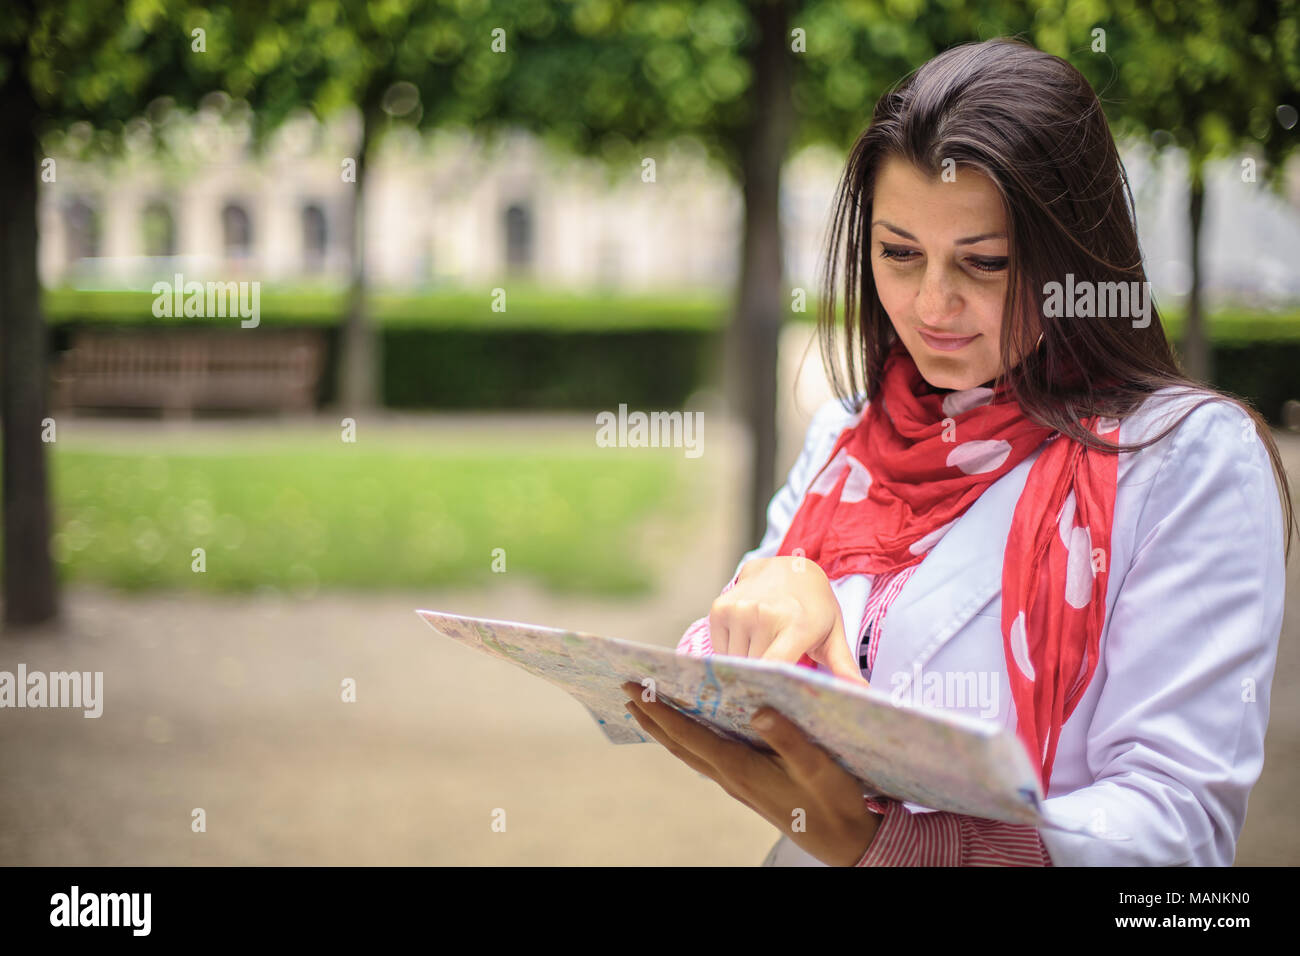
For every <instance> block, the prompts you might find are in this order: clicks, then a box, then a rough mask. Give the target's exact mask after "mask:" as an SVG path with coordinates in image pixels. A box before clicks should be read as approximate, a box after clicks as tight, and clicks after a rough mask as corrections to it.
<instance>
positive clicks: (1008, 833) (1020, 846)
mask: <svg viewBox="0 0 1300 956" xmlns="http://www.w3.org/2000/svg"><path fill="white" fill-rule="evenodd" d="M918 567H920V565H919V564H914V565H912V566H910V567H907V568H904V569H902V570H901V571H897V572H895V573H894V574H891V575H888V576H886V577H881V578H878V579H877V580H876V581H874V582H873V583H872V587H871V594H870V596H869V597H868V598H867V604H866V608H865V609H864V610H863V614H862V624H861V626H860V627H859V628H858V636H857V640H856V641H855V642H854V647H855V650H854V656H855V657H856V658H857V660H858V665H859V666H860V667H861V668H862V673H863V675H864V676H865V677H867V679H868V680H870V674H871V670H872V668H873V666H874V665H875V662H876V652H877V650H878V649H879V647H880V641H881V639H882V637H883V633H882V631H883V628H882V626H881V623H882V621H883V620H884V617H885V613H886V612H887V611H888V610H889V605H890V604H891V603H892V602H893V600H894V598H896V597H897V596H898V594H899V592H900V591H901V590H902V589H903V585H905V584H906V583H907V580H908V578H910V577H911V576H912V574H913V572H915V571H916V569H917V568H918ZM739 577H740V572H739V571H737V572H736V576H735V577H733V578H732V579H731V581H730V582H729V583H728V584H727V586H726V587H724V588H723V589H722V593H723V594H726V593H727V592H728V591H730V590H731V589H732V588H733V587H735V586H736V581H737V579H738V578H739ZM677 653H679V654H689V655H690V656H692V657H706V656H708V655H710V654H712V653H713V644H712V642H711V641H710V639H709V618H708V616H707V615H706V616H704V617H702V618H700V619H699V620H697V621H695V622H694V623H692V624H691V626H690V627H688V628H687V629H686V632H685V633H684V634H683V635H682V637H681V640H680V641H678V643H677ZM864 799H865V800H866V805H867V809H868V810H870V811H871V812H872V813H876V814H879V815H880V816H881V821H880V826H879V827H878V828H877V829H876V835H875V837H873V838H872V841H871V845H870V846H869V847H867V851H866V853H864V854H863V855H862V858H861V859H860V860H859V861H858V862H857V864H856V865H857V866H1051V865H1052V858H1051V856H1050V855H1049V854H1048V852H1047V847H1046V846H1045V845H1044V843H1043V840H1042V837H1040V836H1039V835H1038V830H1037V828H1035V827H1033V826H1031V825H1029V824H1025V823H1004V822H1002V821H1001V820H988V819H985V818H983V817H972V816H967V815H966V814H960V813H949V812H947V811H932V812H929V813H913V812H911V811H910V810H908V809H907V808H906V807H904V806H903V804H902V802H901V801H898V800H894V799H892V798H888V797H879V798H876V797H866V798H864Z"/></svg>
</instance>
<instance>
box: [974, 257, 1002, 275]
mask: <svg viewBox="0 0 1300 956" xmlns="http://www.w3.org/2000/svg"><path fill="white" fill-rule="evenodd" d="M966 261H967V262H969V263H970V264H971V265H973V266H974V267H975V268H976V269H978V270H979V271H980V272H1001V271H1002V270H1003V269H1005V268H1006V267H1007V257H1006V256H991V257H988V258H984V257H981V256H971V257H970V258H969V259H968V260H966Z"/></svg>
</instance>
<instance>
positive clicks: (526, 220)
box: [505, 203, 533, 271]
mask: <svg viewBox="0 0 1300 956" xmlns="http://www.w3.org/2000/svg"><path fill="white" fill-rule="evenodd" d="M505 218H506V224H505V225H506V268H507V269H508V270H510V271H517V270H524V269H528V268H530V267H531V266H532V264H533V216H532V213H531V212H530V211H529V209H528V206H526V205H525V204H523V203H514V204H513V205H511V206H510V207H509V208H508V209H506V216H505Z"/></svg>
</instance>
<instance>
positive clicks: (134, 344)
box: [53, 329, 325, 414]
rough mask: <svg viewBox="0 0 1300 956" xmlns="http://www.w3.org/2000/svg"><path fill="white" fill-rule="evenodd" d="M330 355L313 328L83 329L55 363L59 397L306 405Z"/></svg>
mask: <svg viewBox="0 0 1300 956" xmlns="http://www.w3.org/2000/svg"><path fill="white" fill-rule="evenodd" d="M324 359H325V342H324V337H323V335H322V333H321V332H319V331H318V330H314V329H292V330H283V331H278V330H277V331H270V330H267V331H263V330H257V331H253V330H244V329H166V330H163V329H159V330H156V331H155V330H152V329H151V330H136V329H132V330H122V329H116V330H101V329H94V330H91V329H84V330H78V331H77V332H76V333H74V335H73V341H72V347H71V348H70V349H68V351H66V352H64V353H63V354H62V355H61V356H60V358H59V360H58V361H57V362H56V363H55V365H54V370H53V385H54V404H55V407H56V408H61V409H71V408H158V409H162V410H163V412H164V413H165V414H174V413H181V414H190V413H192V412H193V411H194V410H195V409H226V410H236V409H239V410H252V409H260V410H275V411H302V412H305V411H311V410H312V409H313V408H314V407H315V404H316V387H317V383H318V382H319V380H320V376H321V371H322V369H323V367H324Z"/></svg>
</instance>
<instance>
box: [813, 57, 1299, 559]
mask: <svg viewBox="0 0 1300 956" xmlns="http://www.w3.org/2000/svg"><path fill="white" fill-rule="evenodd" d="M890 157H899V158H901V159H905V160H907V161H909V162H911V163H912V164H913V165H914V166H915V167H917V169H919V170H922V171H924V172H927V173H929V174H931V175H934V176H938V175H939V174H940V172H941V170H942V169H943V168H944V164H945V160H948V161H951V162H949V163H948V168H949V169H952V168H954V166H953V164H955V166H956V167H966V168H970V169H975V170H978V171H979V172H982V173H983V174H985V175H986V176H988V177H989V179H991V180H992V181H993V183H994V185H995V186H996V188H997V189H998V191H999V192H1000V193H1001V196H1002V202H1003V206H1004V208H1005V210H1006V218H1007V240H1008V251H1009V260H1010V261H1009V273H1010V278H1009V281H1008V283H1007V286H1008V288H1007V299H1006V303H1005V305H1004V308H1003V316H1004V317H1007V319H1008V320H1006V321H1003V323H1002V333H1001V341H1000V348H1001V354H1002V367H1003V369H1004V371H1003V373H1002V374H1001V375H1000V376H999V378H998V380H997V381H999V382H1002V381H1005V382H1006V383H1007V384H1008V385H1009V388H1010V392H1011V395H1012V396H1013V397H1014V398H1015V399H1016V400H1017V401H1018V402H1019V404H1020V407H1021V408H1022V409H1023V410H1024V412H1025V414H1026V415H1027V416H1028V417H1030V418H1031V419H1033V420H1034V421H1036V422H1038V423H1040V424H1042V425H1045V426H1047V427H1049V428H1052V429H1055V430H1056V431H1059V432H1060V433H1061V434H1062V435H1064V436H1068V437H1069V438H1072V439H1074V440H1076V441H1079V442H1082V443H1084V444H1085V445H1087V446H1088V447H1091V448H1097V449H1099V450H1102V451H1107V452H1115V453H1117V452H1119V451H1134V450H1136V449H1139V448H1145V447H1146V446H1147V445H1150V444H1152V443H1153V442H1156V441H1159V440H1160V439H1161V438H1163V437H1164V436H1165V435H1167V434H1169V432H1171V431H1172V430H1173V429H1174V428H1176V427H1177V426H1178V425H1179V424H1180V423H1181V422H1182V419H1183V418H1185V417H1186V415H1188V414H1191V412H1192V411H1195V409H1197V408H1199V407H1200V406H1201V405H1204V404H1205V403H1206V402H1213V401H1227V402H1230V403H1232V404H1235V405H1237V406H1238V407H1239V408H1241V409H1242V410H1243V411H1244V412H1245V413H1246V414H1247V415H1249V416H1250V418H1251V419H1253V421H1254V423H1255V429H1256V432H1257V433H1258V434H1259V436H1260V438H1261V440H1262V441H1263V442H1264V446H1265V448H1266V449H1267V450H1268V455H1269V458H1270V459H1272V462H1273V471H1274V475H1275V477H1276V480H1277V484H1278V488H1279V492H1280V495H1281V498H1282V507H1283V511H1284V515H1285V523H1286V529H1287V534H1286V557H1287V559H1288V560H1289V558H1290V554H1291V531H1292V527H1293V525H1294V522H1295V515H1294V508H1293V506H1292V502H1291V494H1290V484H1289V482H1288V481H1287V476H1286V470H1285V468H1284V467H1283V465H1282V459H1281V456H1280V455H1279V454H1278V449H1277V443H1276V442H1275V441H1274V439H1273V436H1272V435H1271V434H1270V431H1269V427H1268V424H1267V423H1266V422H1265V421H1264V419H1263V417H1262V416H1261V415H1260V414H1259V413H1258V412H1257V411H1256V410H1255V409H1254V408H1252V407H1251V406H1250V405H1249V404H1248V403H1247V402H1245V401H1244V400H1242V399H1241V398H1239V397H1238V396H1234V395H1231V394H1230V393H1227V392H1224V391H1221V390H1218V389H1214V388H1211V387H1209V386H1206V385H1203V384H1201V383H1199V382H1196V381H1195V380H1194V379H1191V378H1189V377H1188V376H1187V375H1185V374H1184V373H1183V372H1182V370H1181V369H1180V368H1179V366H1178V362H1177V360H1176V359H1175V358H1174V355H1173V352H1172V350H1171V349H1170V347H1169V341H1168V339H1166V337H1165V331H1164V327H1163V325H1162V324H1161V320H1160V314H1159V312H1158V310H1157V309H1156V307H1155V302H1154V301H1151V303H1150V324H1149V325H1147V326H1146V327H1145V328H1137V327H1131V324H1130V323H1127V322H1125V323H1117V322H1114V321H1076V320H1072V319H1063V318H1058V317H1053V316H1051V315H1046V314H1044V310H1043V308H1042V307H1041V306H1042V301H1043V300H1042V298H1041V296H1040V295H1039V294H1037V293H1036V292H1035V290H1038V289H1042V290H1045V289H1046V288H1047V283H1049V282H1058V283H1060V282H1063V281H1065V277H1066V274H1067V273H1073V274H1074V277H1075V281H1076V282H1081V281H1087V282H1092V283H1110V282H1123V283H1132V282H1139V283H1141V282H1145V281H1146V272H1145V270H1144V269H1143V267H1142V253H1141V250H1140V248H1139V246H1138V238H1137V228H1136V221H1135V218H1136V217H1135V213H1134V210H1133V194H1132V191H1131V189H1130V188H1129V183H1128V177H1127V175H1126V174H1125V172H1124V165H1123V163H1122V162H1121V161H1120V157H1119V153H1118V151H1117V150H1116V148H1115V140H1114V137H1113V136H1112V135H1111V132H1110V127H1109V125H1108V124H1107V122H1106V117H1105V114H1104V113H1103V112H1102V109H1101V104H1100V102H1099V101H1098V99H1097V95H1096V94H1095V93H1094V92H1093V89H1092V87H1091V86H1090V85H1089V83H1088V81H1087V80H1086V79H1085V78H1084V76H1083V75H1082V74H1081V73H1080V72H1079V71H1078V70H1076V69H1075V68H1074V67H1073V66H1071V65H1070V64H1069V63H1068V62H1066V61H1065V60H1063V59H1061V58H1060V57H1056V56H1052V55H1050V54H1048V53H1043V52H1042V51H1040V50H1037V49H1035V48H1034V47H1032V46H1030V45H1029V44H1027V43H1023V42H1021V41H1019V40H1012V39H994V40H986V41H984V42H982V43H968V44H963V45H961V46H957V47H954V48H952V49H950V50H948V51H946V52H944V53H941V54H939V55H938V56H936V57H935V58H934V59H932V60H930V61H928V62H927V63H925V64H924V65H923V66H921V67H920V68H919V69H918V70H916V71H914V72H913V73H911V74H909V75H908V76H907V77H905V78H904V79H903V80H901V81H900V82H899V83H898V84H897V85H896V86H895V87H894V88H893V89H891V90H890V91H889V92H887V93H886V94H885V95H884V96H882V97H881V98H880V100H879V102H877V104H876V108H875V111H874V113H873V115H872V118H871V125H870V126H869V127H868V128H867V130H866V131H865V132H863V133H862V135H861V136H859V137H858V140H857V142H856V143H854V145H853V149H852V151H851V152H850V154H849V158H848V161H847V163H846V165H845V169H844V174H843V177H842V178H841V180H840V184H839V189H838V191H837V193H836V198H835V206H834V212H833V216H832V219H831V225H830V231H829V239H828V244H827V255H826V259H825V262H824V264H823V268H824V272H823V278H822V295H821V300H820V304H819V308H818V331H819V339H820V344H821V352H822V358H823V362H824V364H825V366H826V368H827V372H828V375H829V377H830V383H831V387H832V389H833V390H834V392H835V394H836V396H837V397H839V399H840V400H841V402H843V403H845V406H846V408H849V407H851V408H852V410H853V411H855V412H856V411H858V410H860V409H861V404H862V403H861V400H860V397H859V396H860V393H861V392H862V389H861V387H860V386H859V377H858V360H859V359H860V360H861V364H862V367H863V371H864V374H865V378H866V382H867V389H866V398H867V400H868V401H871V400H874V399H875V397H876V394H877V392H878V389H879V385H880V379H881V371H882V370H883V368H884V362H885V357H886V355H887V354H888V352H889V349H890V348H891V346H892V345H893V344H894V341H895V339H896V334H895V332H894V329H893V326H892V324H891V323H890V321H889V316H888V315H887V314H886V313H885V310H884V308H883V307H882V306H881V303H880V298H879V296H878V295H877V294H876V288H875V281H874V279H873V277H872V274H871V267H870V264H869V261H868V260H867V258H866V257H867V255H869V254H870V242H871V240H870V230H871V200H872V194H873V189H874V185H875V179H876V176H877V175H878V173H879V171H880V168H881V166H882V164H883V163H884V161H885V160H886V159H888V158H890ZM842 246H843V252H844V256H843V258H844V321H843V326H844V333H845V351H844V353H843V354H844V355H845V357H846V358H847V369H846V374H847V376H848V381H847V385H846V383H845V382H844V380H843V379H842V378H841V375H840V369H839V361H838V360H837V359H838V356H837V352H838V348H837V345H836V305H835V297H836V285H837V284H838V281H839V280H838V265H839V258H840V251H841V247H842ZM1137 288H1142V287H1140V286H1139V287H1137ZM1040 333H1041V335H1042V339H1041V341H1039V342H1037V347H1035V343H1036V341H1037V340H1038V336H1039V334H1040ZM1018 354H1024V358H1023V359H1022V360H1021V361H1020V362H1019V363H1018V364H1016V365H1015V366H1014V367H1012V368H1010V369H1009V370H1008V365H1010V362H1009V361H1008V357H1009V356H1012V355H1018ZM1170 386H1174V387H1178V388H1179V389H1180V390H1186V391H1187V392H1190V393H1195V394H1201V395H1204V396H1205V397H1204V398H1203V399H1202V400H1201V401H1199V402H1197V403H1196V405H1194V406H1193V407H1192V408H1189V409H1188V410H1187V412H1185V413H1184V414H1183V415H1182V416H1180V417H1179V418H1178V419H1177V420H1176V421H1175V422H1174V423H1173V424H1171V425H1170V426H1169V427H1168V428H1166V429H1165V430H1164V431H1162V432H1161V433H1160V434H1159V435H1156V436H1154V437H1152V438H1149V439H1147V440H1146V441H1144V442H1139V443H1133V444H1116V443H1112V442H1109V441H1106V440H1104V439H1102V438H1100V437H1098V436H1097V435H1096V434H1095V433H1093V432H1090V431H1088V430H1087V429H1086V428H1084V427H1083V426H1082V425H1080V424H1079V419H1080V418H1086V417H1088V416H1091V415H1104V416H1108V417H1111V418H1119V419H1122V418H1124V417H1126V416H1127V415H1128V414H1129V413H1131V412H1132V411H1133V409H1134V408H1136V407H1137V406H1138V405H1140V404H1141V403H1142V401H1143V400H1144V399H1146V398H1147V397H1148V396H1149V395H1150V394H1151V393H1152V392H1155V391H1156V390H1157V389H1161V388H1166V387H1170Z"/></svg>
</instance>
